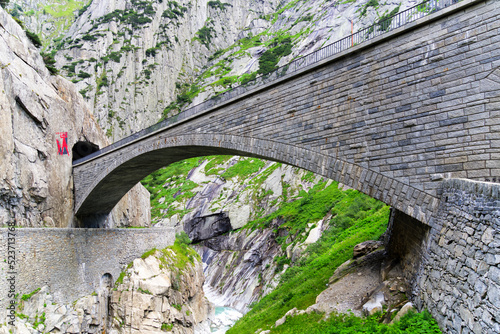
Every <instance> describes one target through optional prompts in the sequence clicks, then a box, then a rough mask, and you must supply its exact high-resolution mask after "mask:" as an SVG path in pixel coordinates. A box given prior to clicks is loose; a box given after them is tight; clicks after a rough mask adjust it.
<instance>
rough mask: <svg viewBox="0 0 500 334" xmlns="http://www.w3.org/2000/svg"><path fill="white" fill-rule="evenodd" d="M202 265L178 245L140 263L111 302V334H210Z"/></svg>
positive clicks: (129, 271) (127, 273)
mask: <svg viewBox="0 0 500 334" xmlns="http://www.w3.org/2000/svg"><path fill="white" fill-rule="evenodd" d="M204 280H205V277H204V276H203V269H202V263H201V261H200V258H199V255H198V254H197V253H196V252H195V251H194V250H193V249H191V248H187V247H186V246H181V245H180V244H178V243H176V245H174V246H173V247H169V248H166V249H164V250H161V251H160V250H158V251H153V252H152V253H151V255H149V256H147V255H144V256H143V258H141V259H136V260H134V262H133V264H132V265H131V266H130V268H128V269H126V271H125V272H124V276H123V278H122V281H121V282H120V278H119V279H118V280H117V283H116V287H117V289H116V291H113V292H112V294H111V300H110V313H109V315H110V324H109V326H110V333H116V334H118V333H145V332H147V333H162V332H164V331H170V332H173V333H185V334H188V333H194V332H198V331H201V332H209V330H208V329H207V328H208V323H207V321H206V320H207V319H208V316H209V314H210V313H211V312H213V310H212V306H211V304H210V303H209V302H208V301H207V300H206V299H205V296H204V293H203V289H202V287H203V282H204Z"/></svg>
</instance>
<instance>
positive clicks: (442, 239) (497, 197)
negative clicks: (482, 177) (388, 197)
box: [415, 179, 500, 333]
mask: <svg viewBox="0 0 500 334" xmlns="http://www.w3.org/2000/svg"><path fill="white" fill-rule="evenodd" d="M428 245H429V246H428V248H427V249H426V250H425V251H424V254H425V255H424V256H425V258H424V259H425V264H424V266H423V268H422V272H421V275H420V277H419V278H418V282H417V285H418V288H419V291H418V295H417V296H416V298H415V299H416V301H417V303H418V304H419V305H420V306H425V307H426V308H427V309H428V310H429V311H430V312H431V313H432V315H433V316H434V317H435V318H436V320H437V321H438V323H439V324H440V327H441V328H442V329H443V330H444V331H445V332H446V333H498V332H500V317H499V314H500V307H499V305H500V254H499V251H498V250H499V249H500V184H495V183H487V182H476V181H471V180H465V179H449V180H445V181H443V183H442V201H441V206H440V211H439V213H438V215H437V219H436V224H435V227H433V228H432V229H431V231H430V236H429V241H428Z"/></svg>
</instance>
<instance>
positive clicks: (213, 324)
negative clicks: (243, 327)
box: [203, 283, 243, 334]
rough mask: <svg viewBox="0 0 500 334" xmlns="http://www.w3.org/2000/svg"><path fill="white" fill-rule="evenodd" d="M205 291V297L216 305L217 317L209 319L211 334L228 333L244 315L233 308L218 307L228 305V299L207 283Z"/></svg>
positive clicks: (204, 286)
mask: <svg viewBox="0 0 500 334" xmlns="http://www.w3.org/2000/svg"><path fill="white" fill-rule="evenodd" d="M203 291H204V292H205V297H207V299H208V300H209V301H210V302H211V303H212V304H214V305H215V315H214V316H210V319H209V320H210V332H211V333H216V334H224V333H226V331H227V330H228V329H229V328H231V327H232V326H233V325H234V323H235V322H236V321H237V320H238V319H239V318H241V317H242V316H243V314H242V313H241V312H239V311H238V310H235V309H234V308H231V307H226V306H218V305H227V300H226V298H224V296H223V295H221V294H220V293H218V292H217V291H216V290H215V289H213V288H212V287H210V286H209V285H207V284H206V283H205V284H204V285H203Z"/></svg>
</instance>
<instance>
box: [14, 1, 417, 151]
mask: <svg viewBox="0 0 500 334" xmlns="http://www.w3.org/2000/svg"><path fill="white" fill-rule="evenodd" d="M416 3H417V2H416V1H413V0H402V1H389V2H385V3H378V2H373V1H367V0H366V1H365V0H362V1H355V2H343V3H342V2H338V1H326V2H325V1H322V0H312V1H292V0H285V1H278V0H267V1H259V0H250V1H240V0H233V1H231V2H228V3H225V2H221V1H208V0H201V1H195V2H193V1H189V0H182V1H125V0H99V1H91V2H90V3H89V4H88V5H87V6H85V7H84V8H82V9H81V10H78V11H77V9H78V8H79V7H81V6H83V4H80V5H76V4H75V2H70V1H68V2H67V4H66V5H65V6H59V5H55V4H52V3H51V0H43V1H42V4H43V5H45V7H43V8H44V9H45V8H48V10H45V11H41V10H40V7H38V6H35V5H34V4H32V2H30V1H26V0H24V2H23V3H22V5H23V8H24V12H23V11H19V17H20V18H21V19H22V20H23V21H24V22H26V23H27V24H29V26H30V29H31V30H33V31H36V32H41V33H42V34H43V35H44V36H45V37H49V36H51V37H52V38H53V37H55V36H59V35H60V33H61V30H60V29H59V28H57V27H59V26H61V24H60V23H58V22H59V21H60V20H61V17H65V18H66V19H65V21H64V24H63V25H68V24H69V23H72V25H71V27H69V28H68V29H67V33H66V35H65V37H64V38H62V40H61V39H58V40H57V41H56V43H54V44H56V45H52V47H53V48H55V49H57V50H59V52H58V53H57V55H56V59H57V67H58V68H60V69H61V70H62V71H63V72H64V75H65V76H67V77H68V78H71V79H72V80H73V81H74V82H76V84H77V86H78V90H80V92H81V93H82V95H83V96H84V97H85V99H86V100H87V101H88V102H89V104H90V106H91V108H92V111H93V113H94V115H95V116H96V118H97V120H98V122H99V124H100V125H101V127H103V128H104V129H106V133H107V135H108V136H109V137H110V138H111V139H112V140H113V141H115V140H117V139H119V138H122V137H124V136H126V135H128V134H130V133H131V132H135V131H137V130H140V129H142V128H144V127H146V126H148V125H151V124H153V123H155V122H157V121H158V120H159V119H160V118H161V117H162V116H169V115H173V114H175V113H176V112H177V111H178V110H180V109H182V108H186V107H188V106H189V105H194V104H198V103H200V102H202V101H204V100H206V99H207V98H209V97H212V96H214V95H215V94H217V93H219V92H222V91H224V90H226V89H228V88H231V87H234V86H236V85H238V84H239V83H241V82H243V79H248V78H251V77H252V76H255V75H256V74H257V71H258V70H259V69H260V67H261V64H260V60H261V56H262V55H263V54H264V53H265V52H266V51H268V50H271V49H273V48H274V47H277V46H278V44H280V43H281V42H282V40H283V39H284V38H286V37H290V38H291V40H290V42H291V43H290V45H291V49H290V52H282V54H280V55H279V56H278V57H277V59H274V60H272V61H271V62H272V63H273V64H271V65H270V66H271V67H273V66H274V63H277V65H284V64H286V63H287V62H289V61H290V60H291V59H294V58H297V57H300V56H303V55H305V54H307V53H310V52H311V51H315V50H317V49H319V48H321V47H322V46H324V45H326V44H328V43H331V42H333V41H335V40H338V39H340V38H343V37H345V36H347V35H348V34H350V33H351V23H350V20H353V22H354V31H358V30H361V29H363V28H366V27H367V26H369V25H371V24H373V23H374V22H376V21H378V20H379V18H380V17H381V16H383V15H386V14H388V13H390V12H392V11H393V10H395V9H396V8H399V9H400V10H404V9H406V8H408V7H410V6H413V5H415V4H416ZM11 7H12V8H13V7H15V6H14V5H11ZM68 8H72V9H73V13H74V15H70V14H68ZM63 9H64V10H63ZM47 13H49V14H51V13H52V14H53V15H52V19H48V17H47ZM47 29H48V30H47ZM47 31H49V33H47ZM48 35H49V36H48ZM287 43H288V42H285V44H287ZM286 48H288V46H287V47H286ZM268 55H269V53H268ZM162 114H163V115H162Z"/></svg>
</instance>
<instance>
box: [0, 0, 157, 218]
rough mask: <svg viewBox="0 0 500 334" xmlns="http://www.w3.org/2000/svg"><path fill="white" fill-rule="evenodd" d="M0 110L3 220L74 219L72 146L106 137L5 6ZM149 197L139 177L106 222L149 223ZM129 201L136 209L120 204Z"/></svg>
mask: <svg viewBox="0 0 500 334" xmlns="http://www.w3.org/2000/svg"><path fill="white" fill-rule="evenodd" d="M0 110H1V113H0V135H1V138H2V140H1V141H0V156H1V164H0V225H4V224H6V223H7V222H12V221H15V223H16V225H18V226H32V227H40V226H52V227H66V226H74V225H75V221H74V217H73V188H72V187H73V183H72V174H71V171H72V168H71V164H72V158H71V149H72V147H73V145H74V144H75V143H76V142H78V141H80V140H84V141H91V142H93V143H95V144H97V145H99V146H101V147H102V146H105V145H106V144H107V143H108V142H107V138H106V136H105V135H104V133H103V131H102V130H101V129H100V127H99V125H98V124H97V122H96V121H95V120H94V118H93V116H92V115H91V113H90V110H89V109H88V108H87V106H86V103H85V101H84V100H83V98H82V97H81V95H80V94H79V93H78V91H77V90H76V89H75V87H74V85H73V84H72V83H70V82H68V81H67V80H65V79H64V78H62V77H60V76H51V75H50V73H49V71H48V70H47V69H46V67H45V64H44V62H43V59H42V57H41V56H40V54H39V50H38V49H37V48H35V46H33V44H32V43H31V41H30V40H29V39H28V37H27V36H26V33H25V31H24V30H23V29H22V28H21V27H20V26H19V25H18V24H17V23H16V22H15V21H14V20H13V19H12V18H11V17H10V15H9V14H7V13H6V12H5V11H4V10H3V9H2V8H0ZM60 133H67V135H68V137H67V153H68V154H63V155H60V154H59V151H58V142H59V145H60V146H61V147H62V146H63V142H64V139H63V138H61V135H60ZM148 197H149V196H148V194H147V192H146V191H145V190H144V188H143V187H142V186H140V185H138V186H137V187H136V188H135V189H134V191H133V193H132V195H130V194H129V195H128V196H127V197H126V198H124V199H123V201H122V203H121V204H120V206H119V207H118V208H117V209H115V211H114V212H113V215H112V218H111V219H110V220H109V221H108V224H109V225H114V224H120V221H121V222H122V223H123V222H125V221H126V222H125V224H136V225H140V224H148V223H149V206H145V208H146V209H145V210H144V209H142V207H144V205H147V204H148ZM132 203H133V204H134V205H136V206H135V207H139V209H137V210H136V211H128V212H127V211H124V210H123V206H124V205H127V204H132ZM139 205H142V206H139ZM120 207H121V208H122V209H120ZM124 217H126V218H124ZM115 222H116V223H115Z"/></svg>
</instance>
